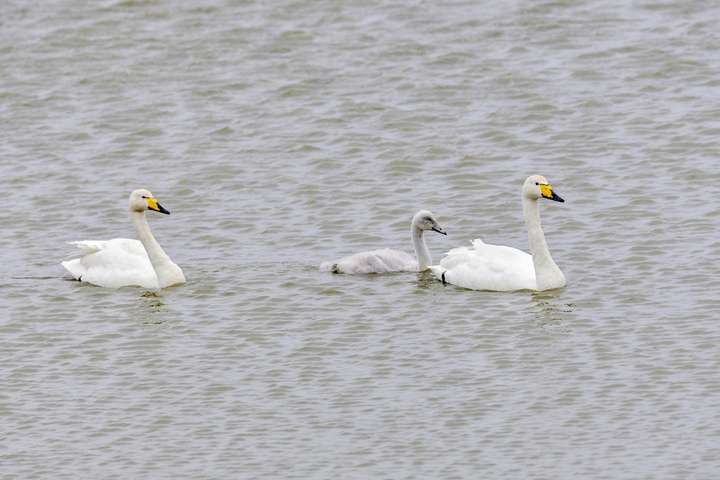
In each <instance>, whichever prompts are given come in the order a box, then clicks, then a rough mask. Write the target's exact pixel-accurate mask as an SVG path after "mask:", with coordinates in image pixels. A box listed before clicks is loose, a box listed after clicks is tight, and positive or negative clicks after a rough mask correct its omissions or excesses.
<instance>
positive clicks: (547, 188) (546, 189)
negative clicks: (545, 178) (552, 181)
mask: <svg viewBox="0 0 720 480" xmlns="http://www.w3.org/2000/svg"><path fill="white" fill-rule="evenodd" d="M540 193H541V194H542V196H543V198H547V199H548V200H554V201H556V202H560V203H565V200H563V198H562V197H561V196H560V195H558V194H557V193H555V192H554V191H553V188H552V185H547V184H545V185H540Z"/></svg>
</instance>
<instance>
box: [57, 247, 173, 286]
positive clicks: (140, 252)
mask: <svg viewBox="0 0 720 480" xmlns="http://www.w3.org/2000/svg"><path fill="white" fill-rule="evenodd" d="M69 243H70V244H71V245H75V246H77V247H78V248H79V249H80V252H81V254H82V256H81V257H79V258H74V259H72V260H68V261H65V262H62V263H61V265H62V266H63V267H65V268H66V269H67V271H68V272H70V274H71V275H72V276H73V277H74V278H75V279H76V280H80V281H83V282H87V283H92V284H93V285H98V286H101V287H107V288H119V287H124V286H128V285H136V286H139V287H144V288H152V289H157V288H159V285H158V278H157V274H156V273H155V269H154V268H153V266H152V263H150V258H148V254H147V252H146V251H145V247H143V244H142V243H141V242H140V241H139V240H133V239H130V238H114V239H112V240H85V241H79V242H69Z"/></svg>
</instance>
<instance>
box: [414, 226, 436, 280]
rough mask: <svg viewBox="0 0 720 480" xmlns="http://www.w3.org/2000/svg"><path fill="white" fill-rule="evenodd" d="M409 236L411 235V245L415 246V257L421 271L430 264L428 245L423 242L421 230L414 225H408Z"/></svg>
mask: <svg viewBox="0 0 720 480" xmlns="http://www.w3.org/2000/svg"><path fill="white" fill-rule="evenodd" d="M410 236H411V237H412V242H413V247H415V257H416V258H417V262H418V270H419V271H421V272H422V271H423V270H425V269H427V267H428V266H430V265H431V264H432V257H431V256H430V250H428V247H427V245H426V244H425V238H424V237H423V231H422V230H421V229H419V228H417V227H416V226H415V225H412V226H410Z"/></svg>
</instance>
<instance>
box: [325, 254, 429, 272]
mask: <svg viewBox="0 0 720 480" xmlns="http://www.w3.org/2000/svg"><path fill="white" fill-rule="evenodd" d="M320 270H321V271H325V272H330V271H331V272H334V273H350V274H366V273H390V272H417V271H418V263H417V260H415V259H414V258H413V256H412V255H410V254H408V253H405V252H401V251H399V250H391V249H389V248H385V249H382V250H373V251H370V252H361V253H356V254H355V255H351V256H349V257H344V258H341V259H340V260H338V261H337V262H326V263H323V264H322V265H320Z"/></svg>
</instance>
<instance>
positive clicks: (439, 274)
mask: <svg viewBox="0 0 720 480" xmlns="http://www.w3.org/2000/svg"><path fill="white" fill-rule="evenodd" d="M428 268H429V269H430V271H431V272H432V274H433V275H435V278H437V279H438V280H440V281H441V282H443V285H445V284H446V283H447V282H446V281H445V273H446V272H447V270H446V269H445V268H444V267H442V266H440V265H430V266H429V267H428Z"/></svg>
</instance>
